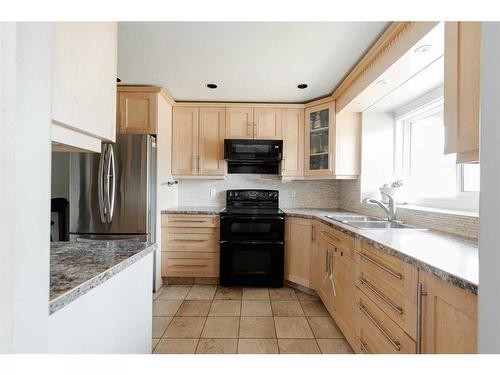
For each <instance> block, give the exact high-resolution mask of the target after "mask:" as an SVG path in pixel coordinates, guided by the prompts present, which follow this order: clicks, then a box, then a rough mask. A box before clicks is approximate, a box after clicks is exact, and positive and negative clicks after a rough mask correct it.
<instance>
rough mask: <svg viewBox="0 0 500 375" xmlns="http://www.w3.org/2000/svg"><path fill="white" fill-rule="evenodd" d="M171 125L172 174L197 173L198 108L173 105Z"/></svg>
mask: <svg viewBox="0 0 500 375" xmlns="http://www.w3.org/2000/svg"><path fill="white" fill-rule="evenodd" d="M172 125H173V129H172V174H173V175H196V174H198V167H199V165H198V155H199V149H198V138H199V109H198V108H193V107H174V109H173V121H172Z"/></svg>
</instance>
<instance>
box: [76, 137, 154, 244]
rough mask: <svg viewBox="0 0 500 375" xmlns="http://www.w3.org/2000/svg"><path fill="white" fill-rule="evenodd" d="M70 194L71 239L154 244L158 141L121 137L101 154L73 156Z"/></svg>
mask: <svg viewBox="0 0 500 375" xmlns="http://www.w3.org/2000/svg"><path fill="white" fill-rule="evenodd" d="M69 190H70V192H69V201H70V203H69V206H70V224H69V232H70V240H73V241H74V240H76V241H82V240H92V239H96V240H120V239H131V238H137V239H139V240H141V241H151V242H154V241H155V237H156V236H155V233H156V142H155V138H154V137H153V136H150V135H117V137H116V143H107V144H103V146H102V152H101V153H100V154H92V153H73V154H71V161H70V189H69Z"/></svg>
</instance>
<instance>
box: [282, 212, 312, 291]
mask: <svg viewBox="0 0 500 375" xmlns="http://www.w3.org/2000/svg"><path fill="white" fill-rule="evenodd" d="M285 234H286V238H285V279H286V280H290V281H292V282H294V283H296V284H299V285H303V286H307V287H308V286H309V285H310V283H309V276H310V275H309V272H310V267H309V264H310V259H309V258H310V254H311V246H312V240H313V237H312V236H313V231H312V223H311V220H310V219H301V218H294V217H288V218H286V221H285Z"/></svg>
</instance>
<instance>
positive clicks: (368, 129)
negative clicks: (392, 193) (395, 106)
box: [361, 112, 394, 199]
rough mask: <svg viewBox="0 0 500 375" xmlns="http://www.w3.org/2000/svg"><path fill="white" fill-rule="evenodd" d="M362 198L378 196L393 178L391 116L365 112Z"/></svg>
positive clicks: (392, 120) (386, 113) (392, 121)
mask: <svg viewBox="0 0 500 375" xmlns="http://www.w3.org/2000/svg"><path fill="white" fill-rule="evenodd" d="M362 123H363V128H362V129H363V130H362V141H361V142H362V147H361V150H362V158H361V160H362V161H361V198H362V199H363V198H365V197H372V196H374V195H377V196H378V195H379V194H378V188H379V187H380V186H382V185H383V184H384V183H387V182H390V181H391V180H392V179H393V175H394V117H393V116H392V113H388V112H363V119H362Z"/></svg>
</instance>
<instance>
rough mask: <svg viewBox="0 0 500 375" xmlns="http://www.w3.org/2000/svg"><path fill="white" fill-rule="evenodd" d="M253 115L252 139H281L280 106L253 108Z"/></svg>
mask: <svg viewBox="0 0 500 375" xmlns="http://www.w3.org/2000/svg"><path fill="white" fill-rule="evenodd" d="M253 115H254V129H253V132H254V133H253V137H254V139H282V137H281V109H280V108H255V109H254V113H253Z"/></svg>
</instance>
